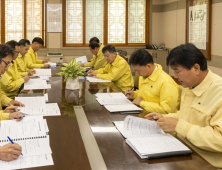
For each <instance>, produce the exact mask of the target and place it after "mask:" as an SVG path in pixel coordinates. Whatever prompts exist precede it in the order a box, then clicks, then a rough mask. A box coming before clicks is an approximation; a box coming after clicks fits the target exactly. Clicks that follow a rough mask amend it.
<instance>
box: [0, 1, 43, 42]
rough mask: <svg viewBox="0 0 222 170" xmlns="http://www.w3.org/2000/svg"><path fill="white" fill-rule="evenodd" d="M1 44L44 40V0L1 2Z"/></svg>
mask: <svg viewBox="0 0 222 170" xmlns="http://www.w3.org/2000/svg"><path fill="white" fill-rule="evenodd" d="M1 16H2V17H1V18H2V21H1V26H0V28H1V42H2V43H4V42H7V41H9V40H16V41H19V40H20V39H22V38H26V39H28V40H30V41H32V39H33V38H34V37H41V38H42V39H43V40H45V32H44V30H45V24H44V0H1Z"/></svg>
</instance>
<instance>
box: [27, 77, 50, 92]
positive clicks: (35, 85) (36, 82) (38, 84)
mask: <svg viewBox="0 0 222 170" xmlns="http://www.w3.org/2000/svg"><path fill="white" fill-rule="evenodd" d="M37 89H38V90H40V89H51V85H50V84H47V82H46V80H41V79H29V81H28V82H27V83H24V90H37Z"/></svg>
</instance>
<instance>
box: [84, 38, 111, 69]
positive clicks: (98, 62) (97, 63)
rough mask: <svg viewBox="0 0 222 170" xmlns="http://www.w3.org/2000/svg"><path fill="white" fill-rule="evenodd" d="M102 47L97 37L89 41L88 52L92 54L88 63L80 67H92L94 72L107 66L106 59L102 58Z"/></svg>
mask: <svg viewBox="0 0 222 170" xmlns="http://www.w3.org/2000/svg"><path fill="white" fill-rule="evenodd" d="M103 47H104V45H103V44H101V43H100V42H99V39H98V38H97V37H93V38H91V39H90V41H89V50H90V51H91V53H92V54H93V58H92V59H91V61H90V62H88V63H85V64H82V65H81V66H82V67H93V68H94V70H98V69H100V68H104V67H105V66H106V64H107V62H106V59H105V58H104V57H103V53H102V49H103Z"/></svg>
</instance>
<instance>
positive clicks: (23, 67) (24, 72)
mask: <svg viewBox="0 0 222 170" xmlns="http://www.w3.org/2000/svg"><path fill="white" fill-rule="evenodd" d="M19 44H20V45H21V47H20V53H19V55H18V57H17V58H16V63H17V68H18V71H19V74H20V75H21V76H32V75H33V74H35V70H34V69H29V68H28V67H27V64H26V60H25V54H26V53H27V52H28V50H29V46H30V41H29V40H27V39H21V40H20V41H19Z"/></svg>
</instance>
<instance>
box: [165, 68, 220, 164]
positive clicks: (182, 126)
mask: <svg viewBox="0 0 222 170" xmlns="http://www.w3.org/2000/svg"><path fill="white" fill-rule="evenodd" d="M221 96H222V78H221V77H220V76H218V75H216V74H214V73H212V72H211V71H210V70H209V72H208V74H207V76H206V77H205V78H204V80H203V81H202V82H201V83H200V84H199V85H198V86H196V87H195V88H193V89H190V88H184V89H183V91H182V94H181V104H180V110H179V111H178V112H177V113H170V114H168V115H164V116H167V117H174V118H177V119H179V121H178V123H177V125H176V129H175V131H176V132H177V135H178V137H179V138H181V139H182V140H188V141H189V142H190V143H191V144H192V145H194V146H195V147H196V148H194V149H195V150H196V151H197V152H198V153H199V154H200V155H201V156H203V158H205V159H206V160H208V161H209V162H210V163H211V164H212V165H213V166H215V167H218V168H222V97H221Z"/></svg>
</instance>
